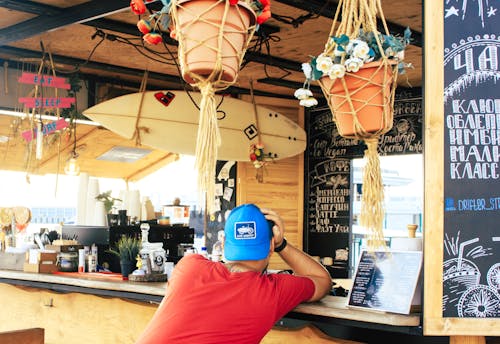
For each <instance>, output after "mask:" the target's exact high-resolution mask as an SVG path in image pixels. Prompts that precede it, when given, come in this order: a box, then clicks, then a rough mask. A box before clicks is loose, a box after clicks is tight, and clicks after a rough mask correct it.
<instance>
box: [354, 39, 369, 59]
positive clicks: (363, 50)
mask: <svg viewBox="0 0 500 344" xmlns="http://www.w3.org/2000/svg"><path fill="white" fill-rule="evenodd" d="M369 52H370V47H369V46H368V44H367V43H366V42H363V41H361V40H355V44H354V47H353V50H352V55H353V56H354V57H358V58H360V59H363V60H364V59H367V58H368V57H369V55H368V53H369Z"/></svg>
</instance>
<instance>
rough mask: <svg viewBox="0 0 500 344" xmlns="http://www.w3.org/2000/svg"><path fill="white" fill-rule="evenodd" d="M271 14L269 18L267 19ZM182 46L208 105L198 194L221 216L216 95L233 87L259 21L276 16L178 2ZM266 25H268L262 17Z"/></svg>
mask: <svg viewBox="0 0 500 344" xmlns="http://www.w3.org/2000/svg"><path fill="white" fill-rule="evenodd" d="M264 12H265V14H264ZM170 13H171V17H172V24H173V30H172V32H171V36H172V37H174V38H175V39H177V40H178V42H179V49H178V57H179V62H180V67H181V73H182V77H183V79H184V80H185V81H186V82H187V83H189V84H190V85H192V86H194V87H196V88H198V89H199V90H200V92H201V95H202V99H201V102H200V117H199V126H198V135H197V141H196V153H195V165H196V170H197V172H198V190H200V193H205V199H207V213H208V214H211V213H213V211H214V210H215V202H214V201H215V167H216V162H217V149H218V147H219V145H220V143H221V137H220V134H219V128H218V124H217V104H216V102H215V92H216V91H220V90H224V89H226V88H227V87H229V86H231V85H232V84H233V83H234V82H235V81H236V78H237V75H238V71H239V68H240V65H241V62H242V60H243V56H244V54H245V52H246V49H247V47H248V44H249V43H250V40H251V39H252V37H253V34H254V32H255V30H256V25H257V17H258V16H262V15H267V14H269V13H270V3H269V1H250V0H247V1H235V0H230V1H226V0H174V1H173V2H172V7H171V9H170ZM261 20H265V18H264V17H261Z"/></svg>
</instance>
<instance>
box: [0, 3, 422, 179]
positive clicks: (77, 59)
mask: <svg viewBox="0 0 500 344" xmlns="http://www.w3.org/2000/svg"><path fill="white" fill-rule="evenodd" d="M129 4H130V1H128V0H106V1H102V0H92V1H88V0H37V1H27V0H0V63H2V64H3V65H4V66H5V63H7V64H8V66H9V67H10V68H19V65H20V63H25V62H26V61H32V62H33V61H37V59H38V60H39V59H40V58H41V56H42V48H43V49H44V50H45V51H46V52H47V51H48V52H50V53H51V55H52V58H53V62H54V66H55V69H56V71H57V72H58V73H59V74H65V75H68V74H67V73H68V72H74V71H78V73H79V77H80V78H82V79H84V80H86V87H88V88H89V93H90V94H95V97H89V101H88V103H89V105H92V103H93V102H100V101H102V100H104V99H106V98H109V97H112V96H114V95H118V94H119V93H120V92H121V91H120V90H122V89H123V90H124V91H123V92H124V93H125V92H134V91H137V90H138V89H139V87H140V84H141V81H142V80H143V76H144V72H145V70H147V71H148V77H147V80H146V81H147V83H146V85H147V89H150V90H153V89H182V88H183V87H188V86H186V85H185V84H183V82H182V79H181V78H180V77H179V72H178V69H177V66H176V64H175V58H176V56H177V46H176V44H175V41H173V40H171V39H170V38H169V37H168V33H166V34H165V35H164V39H165V41H166V44H164V45H159V46H151V45H148V46H147V48H148V49H149V50H146V49H145V48H144V47H143V45H142V44H141V41H142V40H141V38H140V32H139V31H138V30H137V28H136V23H137V20H138V17H137V16H136V15H134V14H133V13H132V12H131V11H130V7H129ZM336 4H337V1H333V0H332V1H320V0H311V1H304V0H273V1H272V5H271V6H272V7H271V10H272V18H271V19H269V20H268V21H267V22H266V23H265V24H264V25H262V27H261V28H260V30H259V33H258V34H256V36H255V37H254V40H253V41H252V43H251V44H250V47H249V49H248V51H247V53H246V55H245V60H244V62H243V68H242V69H241V71H240V73H239V76H238V80H237V82H236V83H235V84H234V86H231V87H230V88H229V89H227V90H226V91H225V93H230V94H232V95H235V96H236V95H241V94H249V93H250V88H251V87H253V90H254V94H255V95H261V96H269V97H279V98H289V99H291V101H292V99H293V92H294V90H295V89H296V88H298V87H301V86H302V83H303V81H304V77H303V73H302V71H301V63H302V62H306V61H308V60H309V59H310V55H317V54H318V53H320V52H321V51H322V50H323V47H324V43H325V41H326V38H327V37H328V34H329V32H330V27H331V24H332V18H333V15H334V13H335V10H336ZM382 6H383V10H384V15H385V18H386V21H387V23H388V27H389V30H390V31H391V33H393V34H397V35H402V34H403V31H404V29H405V28H406V27H410V29H411V30H412V38H413V40H412V42H411V45H410V46H409V47H408V48H407V49H406V52H405V60H406V62H409V63H411V64H412V65H413V67H414V68H413V69H409V70H408V71H407V74H406V75H403V76H400V78H399V79H398V84H399V85H400V86H406V87H408V86H420V85H421V82H422V71H421V66H422V40H423V39H422V0H382ZM148 8H149V9H150V11H155V10H158V9H160V8H161V3H160V1H158V0H154V1H152V2H149V3H148ZM146 55H147V56H146ZM151 57H154V59H153V58H151ZM98 84H107V85H112V86H113V87H111V88H109V89H108V90H110V91H108V93H106V94H105V95H103V94H100V93H99V92H98V90H97V89H96V88H95V85H98ZM313 88H314V91H315V92H317V94H318V95H319V94H320V93H319V87H318V86H317V85H314V86H313ZM117 90H118V91H117ZM0 92H1V91H0ZM113 92H116V93H117V94H114V93H113ZM1 107H2V104H1V98H0V108H1ZM82 110H84V109H80V111H82ZM12 120H13V119H12V118H7V119H6V120H5V121H4V122H2V123H0V125H1V128H3V129H2V130H3V131H8V130H7V129H6V128H7V127H8V128H11V125H12ZM5 125H7V127H5ZM78 128H80V126H78ZM0 135H5V133H1V132H0ZM63 143H64V142H63ZM77 143H78V145H82V147H86V148H85V149H82V150H81V152H80V153H79V154H80V158H81V159H82V162H83V165H82V169H84V166H85V161H84V158H85V156H86V154H88V155H89V156H88V158H89V159H94V160H95V158H96V156H98V155H97V153H99V155H100V154H101V153H102V152H101V151H102V150H103V149H105V148H106V149H109V148H110V147H112V145H123V146H129V147H134V146H135V142H134V141H133V140H128V139H124V138H120V137H117V136H116V135H115V134H113V133H110V132H108V131H107V130H105V129H103V128H100V127H96V126H91V125H89V126H87V125H85V126H83V125H82V129H81V130H78V131H77ZM96 143H98V144H99V145H100V146H98V145H96ZM19 144H20V148H22V149H23V151H16V152H14V150H13V148H12V147H13V146H14V144H13V143H12V144H11V147H10V148H9V149H10V151H9V149H6V144H5V143H1V142H0V154H2V155H4V157H5V156H7V155H9V154H14V156H16V155H17V156H19V155H20V154H21V153H22V154H25V153H24V152H25V151H26V147H25V146H26V145H24V146H23V145H21V141H19ZM104 145H105V146H104ZM72 146H73V145H72V143H71V142H66V144H65V145H64V147H65V148H64V150H65V151H66V153H65V154H66V155H65V156H64V158H65V157H66V156H67V154H68V152H71V150H72ZM90 152H92V154H91V153H90ZM154 153H155V155H154V156H150V158H148V161H147V162H145V163H144V164H143V165H140V166H139V165H135V163H134V166H133V167H132V166H131V165H129V166H128V167H127V168H125V167H123V168H121V167H119V168H118V170H120V171H121V172H122V173H118V172H113V173H112V174H113V176H114V177H118V178H124V179H137V178H136V177H137V176H143V175H145V174H147V173H148V171H153V170H156V169H157V168H159V167H161V166H163V165H165V164H166V163H168V162H169V161H170V160H171V159H172V158H173V157H175V154H170V153H168V152H158V151H154ZM57 156H59V154H56V153H52V155H50V156H49V157H48V159H49V160H48V161H45V158H46V157H45V155H44V160H42V162H43V163H40V162H38V165H41V166H39V168H37V169H32V171H33V172H34V173H48V172H54V171H57V170H59V171H62V170H61V167H60V166H59V169H57V164H55V162H54V161H57V160H58V159H59V158H57V159H56V157H57ZM18 160H19V159H18ZM141 160H142V159H141ZM3 161H4V162H3V163H2V167H3V166H6V168H7V169H19V170H25V169H26V164H24V165H23V164H21V163H20V161H18V162H17V165H16V166H14V164H11V165H12V166H10V165H9V166H7V164H6V163H5V161H6V160H5V158H4V160H3ZM9 164H10V163H9ZM59 165H60V164H59ZM89 166H90V165H89ZM116 167H117V166H111V165H109V163H107V164H104V165H102V163H101V162H96V161H93V162H92V169H95V171H96V172H95V173H92V174H93V175H96V176H100V175H101V176H104V175H105V174H106V172H105V171H108V169H109V168H113V169H115V170H116ZM107 174H111V173H107ZM106 176H107V175H106ZM131 176H136V177H131Z"/></svg>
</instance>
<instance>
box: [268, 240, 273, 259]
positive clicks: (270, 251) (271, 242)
mask: <svg viewBox="0 0 500 344" xmlns="http://www.w3.org/2000/svg"><path fill="white" fill-rule="evenodd" d="M273 252H274V239H271V240H270V245H269V256H271V255H272V254H273Z"/></svg>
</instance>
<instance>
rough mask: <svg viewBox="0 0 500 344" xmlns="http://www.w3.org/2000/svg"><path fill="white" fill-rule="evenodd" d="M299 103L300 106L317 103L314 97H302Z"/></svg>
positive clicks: (309, 105)
mask: <svg viewBox="0 0 500 344" xmlns="http://www.w3.org/2000/svg"><path fill="white" fill-rule="evenodd" d="M299 104H300V106H304V107H311V106H316V105H318V101H317V100H316V98H313V97H309V98H307V99H302V100H301V101H300V103H299Z"/></svg>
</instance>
